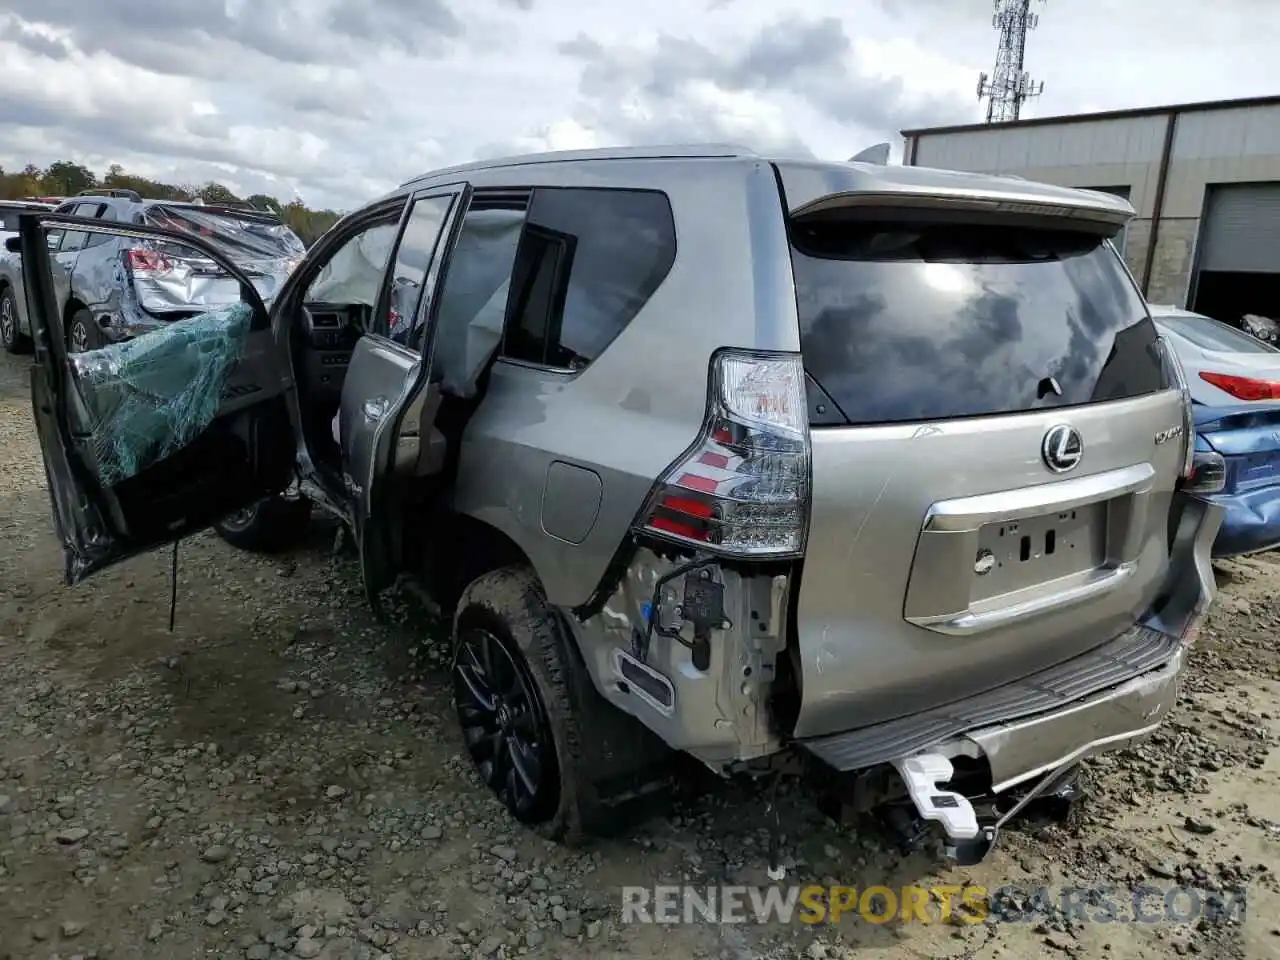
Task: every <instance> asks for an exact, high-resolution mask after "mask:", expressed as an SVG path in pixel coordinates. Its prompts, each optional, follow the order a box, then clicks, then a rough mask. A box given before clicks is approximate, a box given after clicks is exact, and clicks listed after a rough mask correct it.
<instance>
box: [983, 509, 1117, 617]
mask: <svg viewBox="0 0 1280 960" xmlns="http://www.w3.org/2000/svg"><path fill="white" fill-rule="evenodd" d="M1106 520H1107V505H1106V504H1105V503H1094V504H1089V505H1088V506H1084V507H1077V508H1076V509H1074V510H1067V511H1065V512H1062V513H1050V514H1043V515H1041V516H1038V517H1029V518H1027V519H1024V520H1009V521H1005V522H1003V523H990V524H987V525H986V526H985V527H983V528H982V532H981V534H980V535H979V540H978V543H979V547H978V556H977V557H975V558H974V577H973V599H975V600H979V599H983V598H986V597H991V596H996V595H998V594H1001V593H1008V592H1009V591H1012V590H1020V589H1022V588H1023V587H1031V586H1035V585H1036V584H1038V583H1044V582H1046V581H1049V580H1056V579H1057V578H1059V577H1065V576H1069V575H1070V574H1073V573H1080V572H1081V571H1085V570H1094V569H1097V568H1098V567H1099V566H1101V565H1102V563H1103V562H1104V561H1105V559H1106Z"/></svg>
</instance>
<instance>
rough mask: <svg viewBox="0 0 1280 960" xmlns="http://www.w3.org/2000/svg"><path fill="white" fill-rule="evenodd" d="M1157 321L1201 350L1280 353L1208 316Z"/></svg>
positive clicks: (1164, 318) (1168, 318) (1169, 318)
mask: <svg viewBox="0 0 1280 960" xmlns="http://www.w3.org/2000/svg"><path fill="white" fill-rule="evenodd" d="M1156 323H1157V324H1158V325H1159V326H1161V327H1164V328H1165V329H1167V330H1168V331H1169V332H1170V333H1173V334H1175V335H1177V336H1179V337H1182V339H1184V340H1186V341H1188V342H1190V343H1192V344H1194V345H1195V346H1197V347H1199V348H1200V349H1201V350H1220V351H1222V352H1224V353H1280V350H1277V349H1276V348H1275V347H1273V346H1271V344H1269V343H1263V342H1262V341H1261V340H1259V339H1258V338H1257V337H1251V336H1250V335H1249V334H1247V333H1245V332H1244V331H1243V330H1237V329H1236V328H1235V327H1229V326H1227V325H1226V324H1225V323H1222V322H1221V321H1219V320H1210V319H1209V318H1208V317H1161V318H1160V319H1159V320H1158V321H1156Z"/></svg>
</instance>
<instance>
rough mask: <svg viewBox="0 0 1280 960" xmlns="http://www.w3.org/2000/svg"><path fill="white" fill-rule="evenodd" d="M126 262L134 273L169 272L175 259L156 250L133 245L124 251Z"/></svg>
mask: <svg viewBox="0 0 1280 960" xmlns="http://www.w3.org/2000/svg"><path fill="white" fill-rule="evenodd" d="M124 262H125V263H126V264H127V265H128V266H129V269H130V270H132V271H133V272H134V273H168V272H170V271H171V270H172V269H173V261H172V260H170V259H169V258H168V257H166V256H165V255H164V254H163V253H160V252H158V251H156V250H147V249H145V248H142V247H132V248H130V249H128V250H125V251H124Z"/></svg>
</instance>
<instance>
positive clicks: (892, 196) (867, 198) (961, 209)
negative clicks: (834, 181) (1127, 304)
mask: <svg viewBox="0 0 1280 960" xmlns="http://www.w3.org/2000/svg"><path fill="white" fill-rule="evenodd" d="M858 207H862V208H866V207H873V208H875V207H879V208H892V209H897V210H901V209H909V208H915V209H925V210H952V211H955V212H957V213H991V214H995V215H997V216H1017V215H1022V216H1025V217H1034V218H1046V219H1050V220H1059V221H1069V222H1075V223H1078V224H1082V225H1083V224H1094V225H1097V226H1098V227H1105V228H1108V231H1109V232H1115V231H1117V230H1119V228H1120V227H1123V226H1124V225H1125V224H1127V223H1128V222H1129V221H1130V220H1132V219H1133V215H1134V214H1133V208H1132V207H1130V208H1129V209H1127V210H1126V209H1121V208H1119V207H1118V206H1103V205H1102V204H1098V205H1094V204H1085V203H1081V204H1072V203H1055V202H1054V201H1053V200H1049V199H1044V200H1042V199H1039V198H1035V199H1032V198H1030V197H1027V198H1022V197H1016V196H1015V197H990V196H981V195H975V194H968V193H962V192H959V191H957V192H956V193H950V192H942V191H938V192H934V191H930V190H894V191H870V190H867V191H852V192H849V193H832V194H827V195H826V196H823V197H818V198H817V199H815V200H812V201H811V202H809V203H806V204H803V205H801V206H800V207H798V208H796V209H795V210H792V211H791V215H792V216H793V217H804V216H809V215H810V214H815V213H823V212H826V211H830V210H838V209H849V208H858Z"/></svg>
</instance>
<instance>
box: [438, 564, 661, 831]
mask: <svg viewBox="0 0 1280 960" xmlns="http://www.w3.org/2000/svg"><path fill="white" fill-rule="evenodd" d="M482 643H488V644H491V645H492V647H491V648H490V649H489V653H488V655H489V661H488V662H489V665H490V667H491V669H490V671H489V677H488V679H489V681H490V683H491V684H492V685H493V686H498V684H497V683H494V682H493V681H494V679H500V678H502V675H503V670H504V668H509V672H510V678H511V679H512V681H513V683H512V691H518V690H520V689H521V687H522V686H523V691H522V695H523V696H524V697H525V698H526V700H527V702H526V703H523V704H521V703H520V702H519V700H520V696H513V695H512V693H511V692H508V693H504V694H503V695H502V699H500V700H499V704H500V705H498V706H497V707H496V709H492V710H489V711H488V712H487V713H486V711H485V710H484V709H483V708H481V707H480V706H479V700H480V698H479V697H477V696H476V693H477V690H476V687H477V686H478V685H479V686H482V685H483V681H484V679H485V677H484V676H482V675H483V674H484V665H485V661H484V652H483V650H482V649H480V648H479V646H480V644H482ZM453 644H454V658H453V660H454V665H453V670H452V674H453V686H454V706H455V710H456V713H457V717H458V722H459V725H460V727H461V728H462V737H463V743H464V745H465V747H466V749H467V752H468V753H469V754H470V755H471V759H472V762H473V763H474V764H475V765H476V769H477V771H478V772H479V774H480V777H481V779H482V780H484V781H485V783H486V784H487V785H488V786H489V788H490V789H491V790H493V792H494V793H495V794H496V795H497V797H498V799H499V800H500V801H501V802H502V803H503V804H504V805H505V806H506V807H507V810H508V811H509V812H510V813H511V815H512V816H513V817H514V818H515V819H516V820H517V821H519V822H520V823H522V824H524V825H525V826H526V827H528V828H530V829H532V830H533V831H535V832H536V833H538V834H540V835H541V836H543V837H545V838H546V839H548V840H553V841H556V842H561V843H565V844H569V845H577V844H579V843H581V842H583V841H585V840H587V839H588V838H589V837H592V836H601V835H608V834H612V833H616V832H617V831H618V830H619V829H620V828H621V827H622V826H623V825H624V824H625V823H627V822H628V821H630V820H631V819H632V818H631V817H630V816H628V815H627V814H630V813H635V812H639V811H641V810H643V811H645V812H646V813H647V812H649V811H650V810H651V808H652V806H653V804H652V801H654V800H655V799H656V800H659V801H662V802H665V800H666V799H667V798H668V797H669V796H670V791H669V786H670V783H669V780H668V779H667V777H666V773H667V767H666V764H667V762H668V761H669V759H670V756H671V754H670V751H669V750H668V749H667V748H666V746H665V745H664V744H662V743H661V741H658V740H657V738H656V737H654V736H653V734H651V733H650V732H649V731H648V730H647V729H645V728H644V727H642V726H641V725H640V724H639V723H638V721H636V720H634V719H633V718H631V717H629V716H627V715H626V714H624V713H623V712H622V711H620V710H618V709H617V708H616V707H614V706H613V705H612V704H610V703H608V702H607V701H606V700H604V699H603V697H601V696H600V695H599V693H598V692H597V691H596V689H595V687H594V685H593V684H592V682H591V679H590V677H589V676H587V673H586V666H585V664H584V663H583V662H582V659H581V656H580V654H579V653H578V648H577V645H576V642H575V641H574V639H573V637H572V636H571V635H570V634H569V632H568V630H567V628H566V627H565V625H564V624H563V622H562V621H561V620H560V618H559V616H558V614H557V613H556V611H555V610H554V609H553V608H552V607H551V606H550V605H549V604H548V602H547V599H546V595H545V594H544V592H543V590H542V586H541V584H540V583H539V582H538V579H537V577H536V576H535V575H534V574H533V572H532V571H531V570H529V569H528V568H527V567H523V566H517V567H507V568H504V569H501V570H495V571H493V572H491V573H486V574H484V575H483V576H481V577H479V578H478V579H476V580H474V581H472V583H471V584H470V585H469V586H468V587H467V588H466V590H465V591H463V594H462V598H461V600H460V601H459V603H458V607H457V612H456V614H455V616H454V628H453ZM500 661H501V662H503V665H502V666H499V663H500ZM477 668H478V671H479V672H477ZM477 681H480V683H478V682H477ZM504 708H505V712H506V715H507V718H506V720H503V719H502V714H503V712H504ZM495 731H505V732H506V734H508V736H510V735H512V734H513V733H514V737H515V739H517V740H519V739H523V741H524V746H525V747H529V746H530V745H531V743H532V744H534V745H536V746H537V748H538V749H537V752H538V755H539V764H538V771H539V774H540V776H538V777H536V778H535V779H536V781H537V788H538V789H537V791H536V793H533V795H532V796H530V795H529V791H527V790H526V791H523V794H524V795H523V796H522V795H521V794H522V792H521V791H520V790H519V787H520V785H521V783H522V781H523V778H521V777H520V775H519V771H518V770H517V766H523V767H525V768H526V771H527V770H528V769H529V765H528V764H527V763H525V764H519V765H517V764H516V763H514V762H513V761H511V760H506V761H505V766H504V765H502V764H503V761H502V759H501V757H500V754H501V753H502V747H500V746H499V742H500V738H499V736H498V734H497V732H495ZM587 731H590V733H589V734H588V733H587ZM508 742H509V741H508ZM516 749H518V748H513V747H511V746H507V747H506V751H507V753H506V756H507V757H511V756H514V751H515V750H516ZM523 755H525V756H527V752H524V753H523ZM491 758H492V759H491ZM504 769H505V770H507V771H509V772H508V775H507V776H506V777H503V776H502V775H501V773H500V771H501V770H504ZM605 783H608V785H609V788H610V794H609V795H608V796H607V795H606V794H605V792H604V791H603V790H602V789H601V787H602V785H603V784H605ZM513 787H515V788H516V789H513ZM615 794H616V795H617V796H618V797H619V799H617V800H613V799H611V797H612V796H613V795H615ZM639 801H648V802H646V803H640V802H639ZM624 803H625V804H626V806H625V807H624V806H623V804H624Z"/></svg>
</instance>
